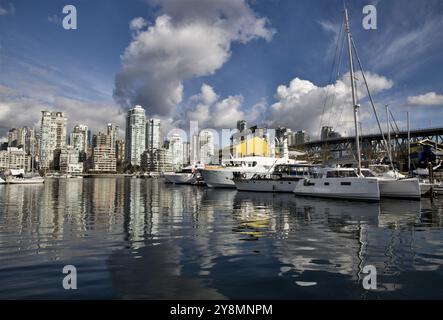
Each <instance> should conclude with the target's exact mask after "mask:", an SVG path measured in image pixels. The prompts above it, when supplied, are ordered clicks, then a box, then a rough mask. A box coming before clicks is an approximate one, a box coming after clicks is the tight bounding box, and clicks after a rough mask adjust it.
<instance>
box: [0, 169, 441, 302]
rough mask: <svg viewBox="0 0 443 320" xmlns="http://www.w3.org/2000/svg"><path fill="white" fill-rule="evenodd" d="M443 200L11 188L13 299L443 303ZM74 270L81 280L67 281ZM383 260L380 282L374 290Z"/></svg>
mask: <svg viewBox="0 0 443 320" xmlns="http://www.w3.org/2000/svg"><path fill="white" fill-rule="evenodd" d="M442 228H443V197H440V198H436V199H434V200H433V201H431V200H430V199H422V200H421V201H408V200H394V199H391V200H389V199H383V200H382V201H381V202H380V203H366V202H355V201H354V202H353V201H344V200H343V201H341V200H340V201H339V200H322V199H314V198H304V197H296V196H295V195H293V194H271V193H253V192H239V191H236V190H234V189H210V188H207V187H194V186H185V185H170V184H165V183H163V182H162V181H161V180H158V179H131V178H123V177H122V178H89V179H86V178H85V179H48V180H47V181H46V182H45V184H44V185H0V298H1V299H22V298H24V299H47V298H55V299H317V298H327V299H425V298H439V299H442V298H443V289H442V288H441V284H442V283H443V246H442V243H443V230H442ZM66 265H72V266H75V268H76V270H77V289H76V290H65V289H64V288H63V286H62V281H63V278H64V277H65V276H66V275H65V274H63V272H62V270H63V267H64V266H66ZM368 265H371V266H374V267H375V269H376V271H377V274H376V284H377V289H375V290H367V289H365V288H364V287H363V280H364V277H365V276H366V273H364V270H363V269H364V267H365V266H368Z"/></svg>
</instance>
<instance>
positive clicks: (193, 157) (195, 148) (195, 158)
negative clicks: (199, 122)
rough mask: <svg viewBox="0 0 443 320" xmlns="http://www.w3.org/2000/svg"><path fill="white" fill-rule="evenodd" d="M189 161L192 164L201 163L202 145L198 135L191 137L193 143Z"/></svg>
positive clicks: (190, 146)
mask: <svg viewBox="0 0 443 320" xmlns="http://www.w3.org/2000/svg"><path fill="white" fill-rule="evenodd" d="M189 149H190V150H189V153H190V154H189V161H190V163H191V164H196V163H198V162H200V143H199V136H198V134H193V135H192V136H191V141H190V145H189Z"/></svg>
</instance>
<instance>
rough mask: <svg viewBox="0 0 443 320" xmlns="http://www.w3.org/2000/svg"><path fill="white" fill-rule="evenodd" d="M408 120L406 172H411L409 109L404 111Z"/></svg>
mask: <svg viewBox="0 0 443 320" xmlns="http://www.w3.org/2000/svg"><path fill="white" fill-rule="evenodd" d="M406 117H407V122H408V173H409V174H410V173H411V127H410V124H409V111H408V112H406Z"/></svg>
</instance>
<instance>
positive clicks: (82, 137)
mask: <svg viewBox="0 0 443 320" xmlns="http://www.w3.org/2000/svg"><path fill="white" fill-rule="evenodd" d="M69 145H70V146H71V147H73V148H74V149H77V152H78V153H79V160H80V161H82V162H84V161H86V154H87V152H88V126H87V125H84V124H78V125H76V126H75V127H74V129H73V130H72V133H71V136H70V138H69Z"/></svg>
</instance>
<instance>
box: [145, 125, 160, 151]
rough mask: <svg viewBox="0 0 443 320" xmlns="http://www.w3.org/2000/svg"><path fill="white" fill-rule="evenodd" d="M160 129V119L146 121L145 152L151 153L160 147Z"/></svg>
mask: <svg viewBox="0 0 443 320" xmlns="http://www.w3.org/2000/svg"><path fill="white" fill-rule="evenodd" d="M162 144H163V137H162V127H161V121H160V119H149V120H148V121H146V150H150V151H153V150H155V149H159V148H161V147H162Z"/></svg>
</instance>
